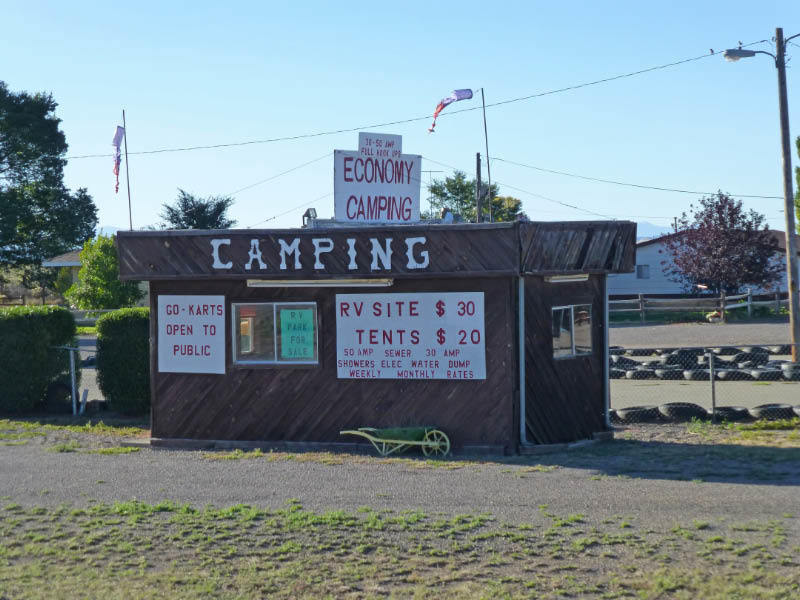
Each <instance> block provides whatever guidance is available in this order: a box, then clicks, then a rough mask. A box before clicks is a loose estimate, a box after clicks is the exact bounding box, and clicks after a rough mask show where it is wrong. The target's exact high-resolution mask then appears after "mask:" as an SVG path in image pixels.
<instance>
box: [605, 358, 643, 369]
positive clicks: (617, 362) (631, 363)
mask: <svg viewBox="0 0 800 600" xmlns="http://www.w3.org/2000/svg"><path fill="white" fill-rule="evenodd" d="M610 358H611V362H612V363H614V366H615V367H616V368H617V369H626V370H627V369H635V368H636V367H638V366H639V365H640V364H641V363H639V362H638V361H635V360H632V359H630V358H628V357H627V356H616V355H613V356H611V357H610Z"/></svg>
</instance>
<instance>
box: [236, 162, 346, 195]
mask: <svg viewBox="0 0 800 600" xmlns="http://www.w3.org/2000/svg"><path fill="white" fill-rule="evenodd" d="M332 154H333V152H328V153H326V154H323V155H322V156H320V157H319V158H315V159H313V160H310V161H308V162H304V163H303V164H302V165H297V166H296V167H292V168H291V169H287V170H285V171H281V172H280V173H276V174H275V175H272V176H270V177H267V178H266V179H262V180H261V181H256V182H255V183H251V184H250V185H246V186H244V187H243V188H239V189H238V190H236V191H235V192H231V193H230V194H226V196H235V195H236V194H238V193H239V192H243V191H245V190H249V189H250V188H254V187H256V186H258V185H261V184H262V183H267V182H268V181H272V180H273V179H277V178H278V177H281V176H282V175H286V174H287V173H291V172H292V171H297V170H298V169H302V168H303V167H307V166H308V165H311V164H314V163H315V162H318V161H320V160H322V159H323V158H328V157H329V156H331V155H332Z"/></svg>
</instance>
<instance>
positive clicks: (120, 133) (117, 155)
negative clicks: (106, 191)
mask: <svg viewBox="0 0 800 600" xmlns="http://www.w3.org/2000/svg"><path fill="white" fill-rule="evenodd" d="M124 137H125V129H124V128H123V127H120V126H119V125H117V131H116V132H115V133H114V139H113V140H112V141H111V144H112V145H113V146H114V175H116V177H117V181H116V184H115V186H114V193H115V194H116V193H118V192H119V164H120V162H122V151H121V150H120V146H122V138H124Z"/></svg>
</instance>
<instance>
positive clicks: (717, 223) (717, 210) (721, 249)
mask: <svg viewBox="0 0 800 600" xmlns="http://www.w3.org/2000/svg"><path fill="white" fill-rule="evenodd" d="M690 211H691V216H689V215H687V214H686V213H685V212H684V213H683V214H682V215H681V217H680V218H679V219H678V221H677V228H676V231H675V233H674V234H672V235H670V236H669V237H668V238H667V239H666V241H665V246H666V249H665V250H664V251H662V252H665V253H666V254H668V255H669V257H670V258H671V259H672V260H671V263H670V261H666V260H665V261H662V264H663V265H665V267H666V271H667V273H668V276H669V278H670V279H671V280H672V281H675V282H678V283H682V284H683V285H684V288H685V289H686V290H687V291H688V292H691V291H695V288H696V286H697V285H698V284H701V285H704V286H707V287H708V289H709V290H711V291H713V292H716V293H720V292H725V293H726V294H735V293H736V292H738V291H739V290H740V289H741V288H742V287H743V286H745V285H752V286H767V285H769V284H771V283H774V282H776V281H779V280H780V277H781V273H782V271H783V266H782V264H781V262H780V260H779V256H778V252H779V248H778V242H777V241H776V239H775V236H774V235H773V233H772V232H771V231H769V228H768V227H767V226H766V224H765V223H764V216H763V215H761V214H759V213H757V212H755V211H754V210H750V211H748V212H745V211H744V210H743V209H742V202H741V200H734V199H733V198H731V197H730V196H728V195H727V194H724V193H722V192H721V191H720V192H717V194H715V195H713V196H707V197H703V198H701V199H700V205H699V206H697V207H695V206H694V205H691V207H690Z"/></svg>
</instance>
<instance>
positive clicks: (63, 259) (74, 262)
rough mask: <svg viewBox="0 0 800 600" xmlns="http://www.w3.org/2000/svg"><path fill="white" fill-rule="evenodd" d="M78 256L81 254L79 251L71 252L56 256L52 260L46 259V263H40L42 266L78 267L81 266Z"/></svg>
mask: <svg viewBox="0 0 800 600" xmlns="http://www.w3.org/2000/svg"><path fill="white" fill-rule="evenodd" d="M80 254H81V251H80V250H72V251H70V252H65V253H64V254H59V255H58V256H54V257H53V258H48V259H47V260H46V261H44V262H42V266H43V267H80V266H81V258H80Z"/></svg>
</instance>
